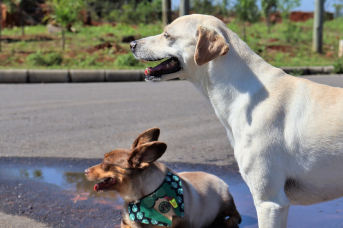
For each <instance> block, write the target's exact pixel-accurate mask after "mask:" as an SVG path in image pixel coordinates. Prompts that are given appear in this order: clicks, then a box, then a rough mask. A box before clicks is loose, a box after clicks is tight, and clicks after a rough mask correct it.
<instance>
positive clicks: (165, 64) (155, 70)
mask: <svg viewBox="0 0 343 228" xmlns="http://www.w3.org/2000/svg"><path fill="white" fill-rule="evenodd" d="M176 65H177V62H176V61H175V60H173V59H168V60H166V61H164V62H162V63H160V64H158V65H157V66H155V67H147V68H146V69H145V71H144V73H145V75H146V76H151V75H153V74H154V73H157V74H161V73H162V72H158V71H163V70H169V69H171V68H173V67H175V66H176Z"/></svg>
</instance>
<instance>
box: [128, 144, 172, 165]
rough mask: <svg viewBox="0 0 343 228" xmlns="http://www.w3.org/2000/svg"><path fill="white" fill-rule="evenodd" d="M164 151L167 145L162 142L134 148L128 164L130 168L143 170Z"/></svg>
mask: <svg viewBox="0 0 343 228" xmlns="http://www.w3.org/2000/svg"><path fill="white" fill-rule="evenodd" d="M166 150H167V144H165V143H164V142H158V141H156V142H148V143H145V144H142V145H140V146H138V147H136V148H135V149H134V150H133V151H132V152H131V154H130V158H129V159H128V162H129V164H130V166H131V167H132V168H139V169H143V168H146V167H148V166H149V163H151V162H154V161H156V160H157V159H159V158H160V157H161V156H162V155H163V154H164V152H165V151H166Z"/></svg>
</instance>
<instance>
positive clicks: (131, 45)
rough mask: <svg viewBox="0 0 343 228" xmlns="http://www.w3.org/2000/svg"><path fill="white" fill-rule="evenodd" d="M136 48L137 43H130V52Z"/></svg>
mask: <svg viewBox="0 0 343 228" xmlns="http://www.w3.org/2000/svg"><path fill="white" fill-rule="evenodd" d="M136 46H137V42H136V41H132V42H131V43H130V48H131V49H132V50H133V49H135V48H136Z"/></svg>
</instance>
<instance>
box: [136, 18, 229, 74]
mask: <svg viewBox="0 0 343 228" xmlns="http://www.w3.org/2000/svg"><path fill="white" fill-rule="evenodd" d="M225 29H227V27H226V25H225V24H224V23H223V22H222V21H221V20H219V19H217V18H215V17H213V16H207V15H196V14H193V15H188V16H183V17H180V18H178V19H177V20H175V21H174V22H173V23H171V24H170V25H168V26H166V27H165V28H164V31H163V33H162V34H160V35H156V36H151V37H147V38H143V39H140V40H137V41H133V42H131V43H130V47H131V51H132V53H133V54H134V56H135V57H136V58H137V59H142V60H146V61H157V60H162V59H167V60H166V61H164V62H162V63H161V64H159V65H157V66H155V67H148V68H147V69H146V70H145V75H146V80H147V81H160V80H170V79H173V78H182V79H187V76H189V75H192V74H194V73H196V71H197V70H199V66H203V65H204V66H206V63H208V62H210V61H212V60H214V59H216V58H218V57H220V56H223V55H226V54H227V53H228V51H229V44H228V42H227V41H226V39H227V37H224V36H225V32H224V30H225Z"/></svg>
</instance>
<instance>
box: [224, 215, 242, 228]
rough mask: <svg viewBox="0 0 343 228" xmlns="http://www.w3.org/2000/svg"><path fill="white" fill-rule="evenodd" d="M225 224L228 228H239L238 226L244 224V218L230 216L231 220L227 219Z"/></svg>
mask: <svg viewBox="0 0 343 228" xmlns="http://www.w3.org/2000/svg"><path fill="white" fill-rule="evenodd" d="M225 222H226V227H227V228H239V225H238V224H240V223H241V222H242V218H241V216H240V215H239V214H238V215H234V216H230V218H228V219H226V221H225Z"/></svg>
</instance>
